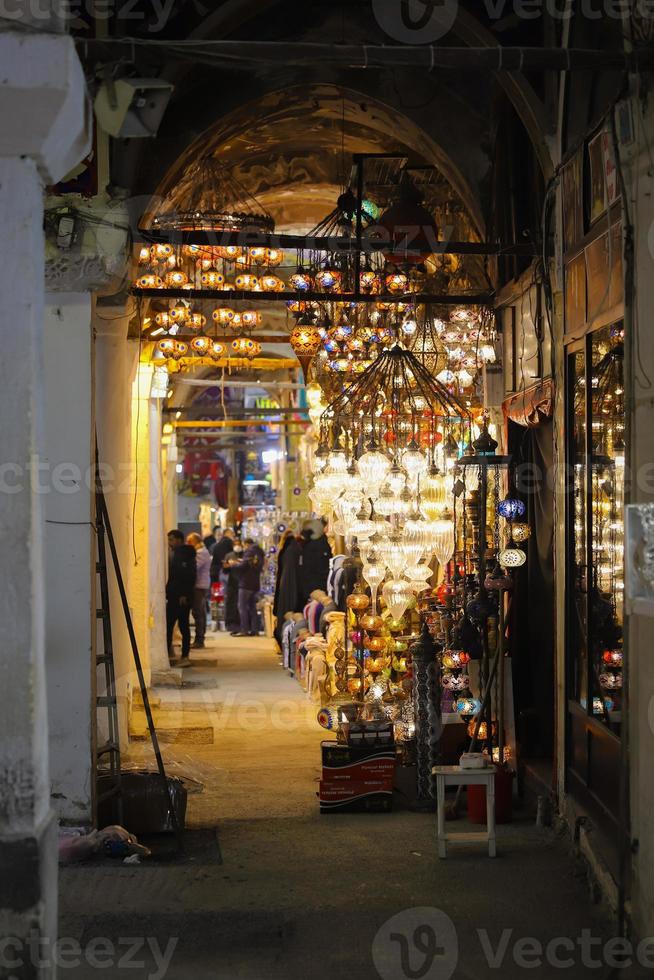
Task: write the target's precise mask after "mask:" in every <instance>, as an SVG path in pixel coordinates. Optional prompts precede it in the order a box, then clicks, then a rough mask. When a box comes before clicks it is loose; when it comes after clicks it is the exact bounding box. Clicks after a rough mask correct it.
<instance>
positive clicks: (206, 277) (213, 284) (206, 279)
mask: <svg viewBox="0 0 654 980" xmlns="http://www.w3.org/2000/svg"><path fill="white" fill-rule="evenodd" d="M200 282H201V283H202V285H203V286H204V287H205V289H220V288H221V287H222V286H223V284H224V282H225V277H224V276H223V275H222V273H220V272H218V270H217V269H214V268H213V267H212V268H210V269H206V270H205V271H204V272H203V273H202V274H201V275H200Z"/></svg>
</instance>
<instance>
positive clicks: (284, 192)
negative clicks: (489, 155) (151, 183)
mask: <svg viewBox="0 0 654 980" xmlns="http://www.w3.org/2000/svg"><path fill="white" fill-rule="evenodd" d="M356 153H398V154H400V155H402V156H405V157H407V158H408V159H409V160H410V161H411V162H412V163H413V164H417V165H434V166H436V167H437V169H438V171H439V172H440V173H441V174H442V175H443V176H444V177H445V179H446V181H447V182H448V183H449V184H450V185H451V190H449V191H448V194H447V196H449V198H451V200H452V202H453V203H454V202H459V203H460V204H461V205H463V206H464V207H465V209H466V210H467V211H468V213H469V215H470V216H471V219H472V227H473V229H474V231H475V232H476V233H480V232H481V230H482V228H483V221H482V217H481V213H480V209H479V205H478V201H477V200H476V197H475V194H474V192H473V190H472V188H471V187H470V186H469V184H468V182H467V180H466V179H465V178H464V176H463V175H462V174H461V173H460V171H459V170H458V168H457V167H456V165H455V164H454V162H453V161H452V160H451V159H450V157H449V156H448V155H447V154H446V153H445V152H444V151H443V149H442V148H441V147H440V146H439V145H438V144H437V143H436V142H434V140H433V139H432V138H431V137H430V136H428V134H427V133H426V132H425V131H424V130H422V129H421V128H420V127H419V126H417V125H416V124H415V123H414V122H413V121H412V120H411V119H409V118H408V116H406V115H403V114H402V113H400V112H398V111H397V110H396V109H394V108H393V107H392V106H389V105H386V104H384V103H383V102H381V101H380V100H378V99H371V98H370V97H369V96H367V95H366V94H365V93H361V92H357V91H352V90H349V89H344V88H341V87H338V86H335V85H327V84H322V85H294V86H291V87H289V88H286V89H284V90H282V91H275V92H270V93H268V94H267V95H265V96H263V97H261V98H258V99H256V100H252V101H251V102H248V103H247V104H245V105H241V106H239V107H238V108H236V109H232V110H231V111H230V112H229V113H227V114H225V115H223V116H222V117H220V118H218V119H216V120H215V121H214V122H213V124H212V125H211V126H210V127H208V128H207V129H206V130H205V131H204V132H203V133H202V134H200V135H199V136H198V137H197V138H196V139H195V140H194V141H193V142H192V143H191V144H190V145H189V146H188V148H187V149H186V150H185V151H184V152H183V153H181V154H180V155H179V157H178V158H177V159H176V160H175V162H174V164H173V165H172V167H171V168H170V169H169V171H168V173H167V174H166V175H165V177H164V179H163V180H162V182H161V183H160V184H159V187H158V188H157V192H156V197H157V198H164V197H165V196H166V194H167V193H168V192H169V191H170V190H171V189H172V188H173V187H174V186H175V184H176V183H177V182H178V181H179V179H180V177H181V175H182V174H183V173H184V172H185V170H186V169H187V168H188V167H189V166H191V165H192V164H193V163H194V162H195V161H196V160H197V159H198V157H199V156H205V155H215V156H216V157H218V159H220V161H221V162H222V163H224V164H225V165H226V166H227V167H228V168H229V169H230V171H231V172H232V173H233V174H234V176H235V177H237V178H238V179H239V181H240V182H241V183H242V184H243V185H244V186H245V187H246V188H247V190H248V191H249V192H250V193H251V194H253V195H254V196H255V197H257V198H258V200H259V201H260V202H261V204H263V205H264V206H265V208H266V209H267V210H269V211H270V213H271V214H272V215H273V217H274V218H275V221H276V223H277V227H278V230H290V229H303V230H307V231H308V230H309V229H310V228H311V227H312V225H313V224H316V223H317V222H318V221H319V220H321V219H322V218H323V217H324V216H325V214H327V213H329V211H330V210H331V209H332V208H333V207H334V204H335V202H336V197H337V195H338V193H340V189H341V187H342V184H343V182H344V178H345V180H347V179H349V174H350V168H351V159H352V155H353V154H356Z"/></svg>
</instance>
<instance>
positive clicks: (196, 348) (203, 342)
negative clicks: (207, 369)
mask: <svg viewBox="0 0 654 980" xmlns="http://www.w3.org/2000/svg"><path fill="white" fill-rule="evenodd" d="M210 349H211V338H210V337H207V336H206V335H205V334H203V333H201V334H198V336H197V337H194V338H193V340H192V341H191V350H192V351H193V353H194V354H197V356H198V357H205V356H206V355H207V354H208V353H209V350H210Z"/></svg>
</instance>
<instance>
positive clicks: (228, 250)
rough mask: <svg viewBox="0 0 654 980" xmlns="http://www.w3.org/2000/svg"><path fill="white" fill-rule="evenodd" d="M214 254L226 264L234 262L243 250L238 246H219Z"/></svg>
mask: <svg viewBox="0 0 654 980" xmlns="http://www.w3.org/2000/svg"><path fill="white" fill-rule="evenodd" d="M216 254H217V255H219V256H220V258H221V259H226V260H227V261H228V262H236V260H237V259H240V257H241V255H242V254H243V249H242V248H241V246H240V245H219V246H218V247H217V248H216Z"/></svg>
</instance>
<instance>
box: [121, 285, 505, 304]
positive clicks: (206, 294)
mask: <svg viewBox="0 0 654 980" xmlns="http://www.w3.org/2000/svg"><path fill="white" fill-rule="evenodd" d="M130 293H131V294H132V296H141V297H143V298H144V299H188V300H193V299H213V300H218V301H220V302H223V301H224V300H244V301H247V302H248V303H281V302H284V301H285V300H289V299H294V300H301V301H303V302H306V301H310V302H314V301H317V302H323V303H329V302H337V303H338V302H345V303H351V302H353V301H356V302H357V303H433V304H435V305H438V306H490V305H492V302H493V294H492V293H488V292H486V293H406V294H405V293H400V294H397V293H383V294H382V293H377V294H370V293H365V294H363V293H362V294H361V295H359V296H357V295H356V294H355V293H317V292H314V291H313V290H310V291H307V292H305V293H298V292H297V290H288V291H284V292H279V293H264V292H253V291H252V290H247V291H246V290H238V289H223V290H221V289H139V288H138V287H137V286H134V287H132V289H130Z"/></svg>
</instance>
